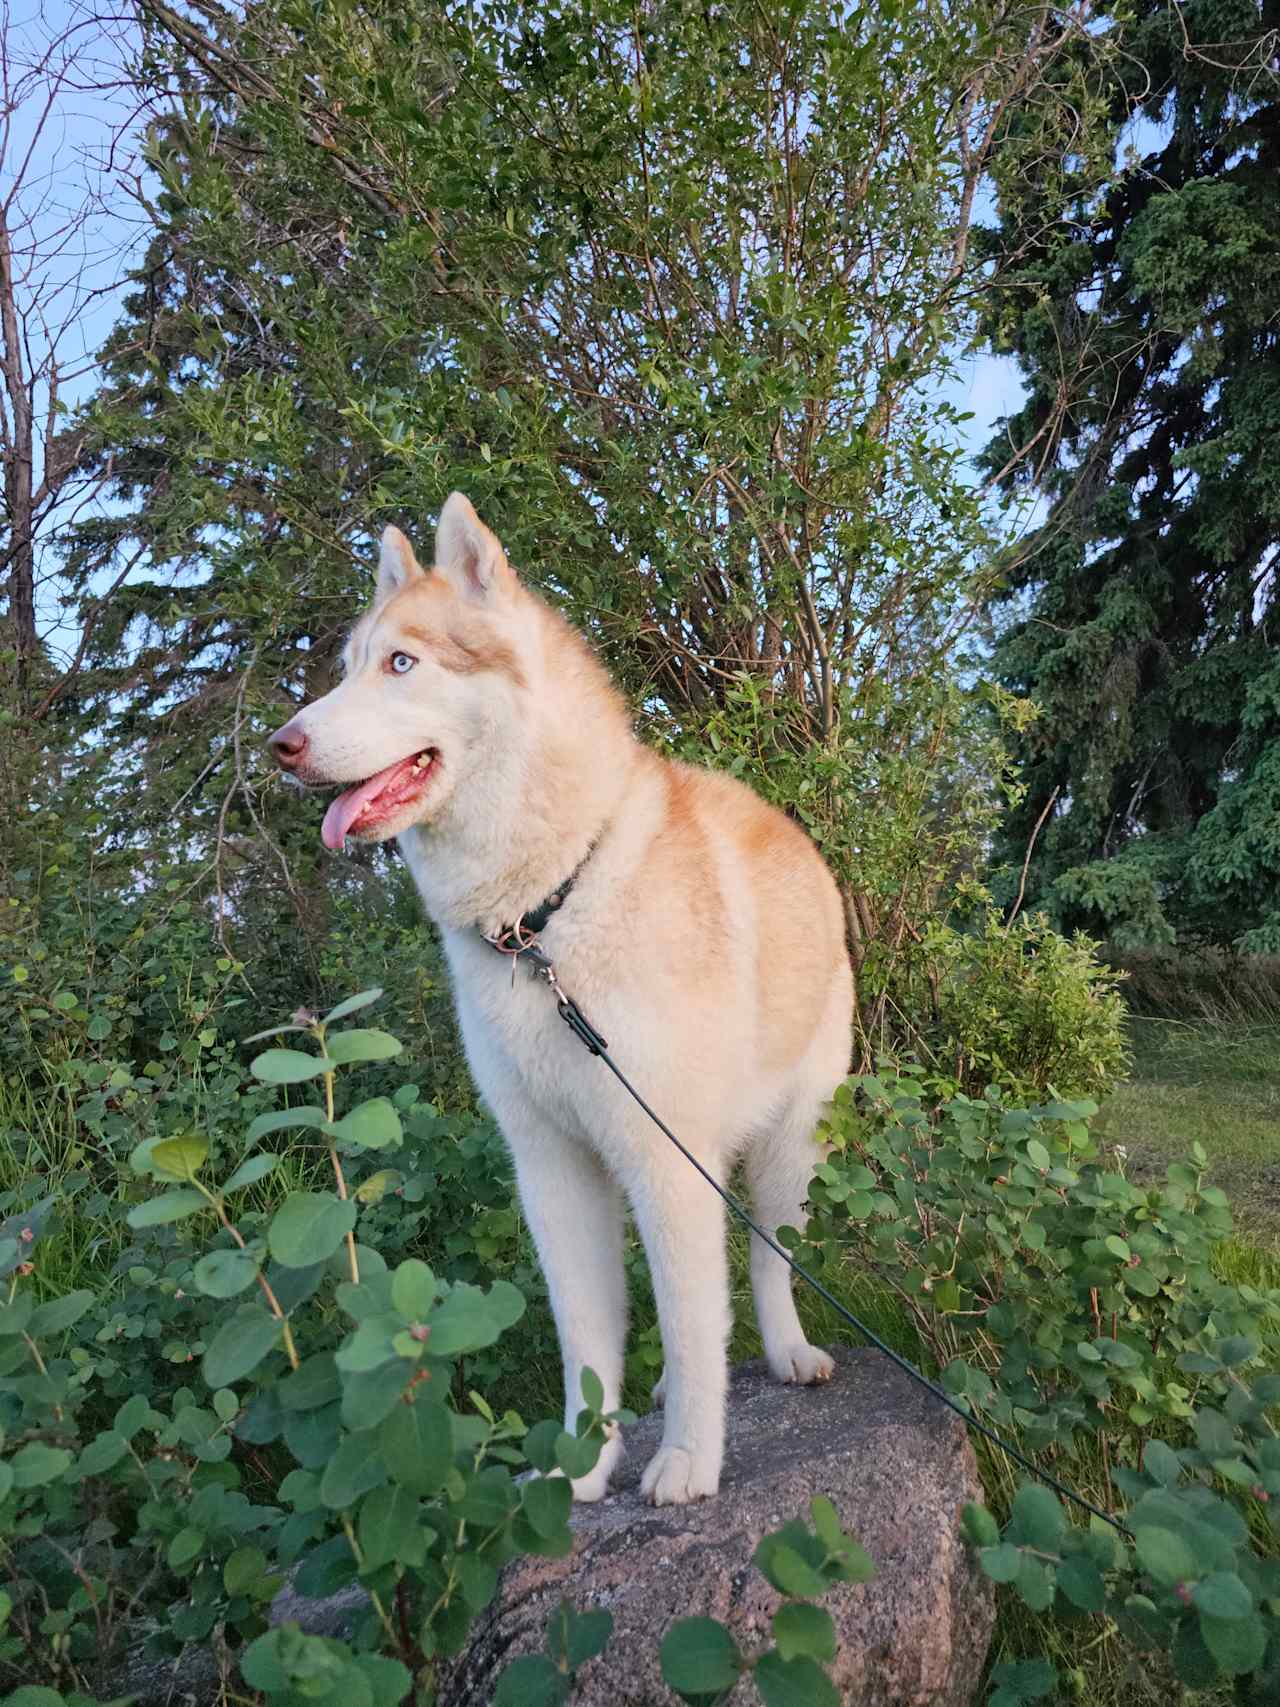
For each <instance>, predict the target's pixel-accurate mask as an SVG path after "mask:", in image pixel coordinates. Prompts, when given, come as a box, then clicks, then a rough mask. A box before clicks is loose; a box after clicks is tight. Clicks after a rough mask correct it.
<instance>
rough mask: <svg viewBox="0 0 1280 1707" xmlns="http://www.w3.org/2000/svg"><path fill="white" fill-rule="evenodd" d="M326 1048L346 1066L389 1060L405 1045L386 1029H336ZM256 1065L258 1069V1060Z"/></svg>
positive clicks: (331, 1056)
mask: <svg viewBox="0 0 1280 1707" xmlns="http://www.w3.org/2000/svg"><path fill="white" fill-rule="evenodd" d="M325 1048H326V1049H327V1050H328V1051H329V1059H330V1061H335V1062H337V1063H338V1065H339V1066H343V1067H346V1066H349V1065H350V1064H351V1063H352V1062H353V1061H389V1060H390V1059H391V1057H392V1056H393V1055H399V1053H400V1051H401V1050H402V1049H403V1048H404V1045H403V1044H402V1043H401V1042H400V1040H399V1038H397V1037H392V1036H391V1034H390V1032H386V1031H335V1032H334V1034H333V1036H332V1037H326V1038H325ZM275 1053H277V1054H281V1055H284V1054H290V1053H292V1051H290V1050H283V1049H282V1050H278V1051H275ZM254 1066H255V1069H256V1066H257V1063H256V1062H255V1063H254Z"/></svg>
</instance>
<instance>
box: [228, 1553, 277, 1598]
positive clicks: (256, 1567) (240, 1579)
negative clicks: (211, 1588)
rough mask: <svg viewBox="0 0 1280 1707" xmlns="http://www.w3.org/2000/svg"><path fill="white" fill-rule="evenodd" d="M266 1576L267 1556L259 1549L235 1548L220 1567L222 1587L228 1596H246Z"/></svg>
mask: <svg viewBox="0 0 1280 1707" xmlns="http://www.w3.org/2000/svg"><path fill="white" fill-rule="evenodd" d="M266 1574H267V1555H266V1554H265V1553H264V1552H263V1551H262V1548H261V1547H237V1548H236V1550H235V1552H234V1553H232V1554H231V1556H230V1558H229V1559H228V1560H227V1562H226V1564H225V1565H224V1566H223V1567H222V1586H223V1587H224V1588H225V1589H226V1591H227V1593H228V1594H231V1595H235V1594H248V1592H249V1590H250V1589H251V1588H253V1587H254V1585H255V1584H256V1583H259V1582H261V1581H262V1579H263V1577H264V1576H265V1575H266Z"/></svg>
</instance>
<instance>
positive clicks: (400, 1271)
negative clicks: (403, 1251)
mask: <svg viewBox="0 0 1280 1707" xmlns="http://www.w3.org/2000/svg"><path fill="white" fill-rule="evenodd" d="M439 1290H440V1288H439V1286H438V1284H437V1282H436V1277H435V1275H434V1274H432V1272H431V1270H430V1269H429V1268H428V1267H427V1265H426V1263H424V1262H419V1261H418V1259H417V1257H409V1258H408V1259H407V1261H405V1262H402V1263H401V1264H400V1266H399V1268H397V1269H396V1272H395V1274H394V1275H393V1276H392V1280H391V1303H392V1306H393V1308H395V1309H396V1310H398V1311H399V1312H400V1314H401V1316H402V1317H403V1318H404V1320H405V1321H406V1322H420V1321H422V1320H423V1318H424V1317H425V1316H426V1314H427V1312H428V1310H430V1308H431V1306H432V1305H433V1304H434V1303H435V1301H436V1294H437V1293H438V1291H439Z"/></svg>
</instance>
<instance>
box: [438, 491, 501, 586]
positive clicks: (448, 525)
mask: <svg viewBox="0 0 1280 1707" xmlns="http://www.w3.org/2000/svg"><path fill="white" fill-rule="evenodd" d="M435 571H436V574H437V575H443V577H444V578H445V580H446V581H448V583H449V585H450V586H451V587H452V588H453V589H454V591H455V592H458V593H462V594H463V595H464V596H465V597H466V598H469V599H488V598H491V597H492V596H493V594H494V593H495V592H497V591H498V590H499V589H500V588H501V587H502V585H503V584H504V582H505V581H506V580H507V578H508V577H509V576H510V574H511V569H510V566H509V565H508V563H507V559H506V554H505V553H504V551H503V549H502V547H501V546H500V545H499V544H498V541H497V539H496V538H495V536H494V535H493V534H491V533H490V532H489V530H488V528H487V527H486V526H485V525H484V523H483V522H482V521H481V520H480V518H479V516H478V515H477V514H476V513H475V510H474V509H473V508H472V507H471V504H470V502H469V501H468V500H467V499H466V498H464V497H463V495H462V493H461V492H451V493H450V494H449V496H448V497H447V498H446V499H445V502H444V508H443V509H442V510H441V512H440V520H439V522H438V523H437V524H436V562H435Z"/></svg>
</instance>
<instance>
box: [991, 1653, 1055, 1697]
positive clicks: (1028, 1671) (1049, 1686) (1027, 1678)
mask: <svg viewBox="0 0 1280 1707" xmlns="http://www.w3.org/2000/svg"><path fill="white" fill-rule="evenodd" d="M991 1681H992V1682H993V1683H996V1684H999V1685H1000V1687H1001V1688H1002V1689H1007V1690H1009V1691H1010V1693H1011V1694H1012V1695H1013V1697H1014V1699H1015V1700H1017V1701H1040V1700H1042V1699H1043V1697H1044V1696H1046V1695H1052V1693H1053V1691H1054V1689H1055V1688H1056V1687H1057V1683H1058V1674H1057V1672H1056V1671H1055V1670H1054V1669H1053V1667H1052V1666H1051V1665H1050V1664H1049V1662H1048V1660H1013V1661H1011V1662H1010V1663H1008V1664H1006V1665H999V1666H997V1667H996V1668H995V1671H994V1672H993V1673H992V1674H991Z"/></svg>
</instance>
